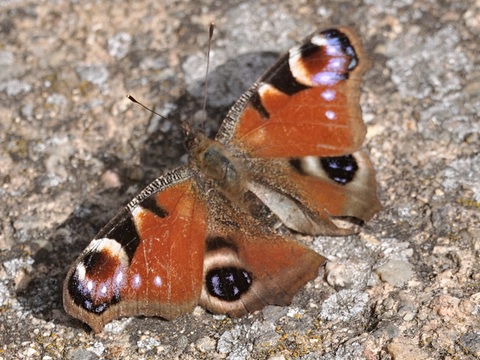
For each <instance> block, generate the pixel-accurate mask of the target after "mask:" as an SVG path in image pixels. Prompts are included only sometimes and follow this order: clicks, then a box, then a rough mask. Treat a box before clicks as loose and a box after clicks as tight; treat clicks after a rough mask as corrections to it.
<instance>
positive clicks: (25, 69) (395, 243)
mask: <svg viewBox="0 0 480 360" xmlns="http://www.w3.org/2000/svg"><path fill="white" fill-rule="evenodd" d="M212 20H215V22H216V25H217V32H216V34H215V37H214V40H213V43H212V46H213V50H212V55H211V74H210V78H209V82H210V88H209V91H208V106H207V108H208V118H209V123H208V128H209V129H210V130H212V131H214V130H215V129H216V128H217V127H218V124H219V123H220V121H221V119H222V117H223V116H224V114H225V111H226V110H227V109H228V107H229V106H230V105H231V104H232V102H233V101H234V100H235V99H236V98H237V97H238V96H239V95H240V94H241V93H242V92H243V91H244V90H245V89H246V88H247V87H248V86H249V84H250V83H251V82H253V80H254V79H255V78H256V77H257V76H259V75H260V74H261V73H262V71H264V70H265V69H266V68H267V67H268V64H270V63H271V62H272V61H273V59H275V58H276V56H277V55H278V53H279V52H283V51H286V50H287V49H288V48H289V47H290V46H292V45H293V44H295V43H296V42H298V41H299V40H301V39H302V38H303V37H305V36H306V35H308V34H309V33H310V32H312V31H313V30H315V29H317V28H324V27H327V26H328V25H330V24H344V25H349V26H352V27H353V28H355V29H356V30H357V31H358V33H359V34H360V36H361V37H362V39H363V40H364V43H365V47H366V49H367V51H368V53H369V54H370V57H371V58H372V60H373V66H372V68H371V69H370V71H369V72H368V73H367V75H366V76H365V80H364V84H363V92H362V108H363V111H364V119H365V121H366V122H367V126H368V128H369V133H368V135H367V142H366V149H367V151H369V153H370V155H371V159H372V161H373V163H374V166H375V168H376V169H377V180H378V183H379V194H380V197H381V200H382V203H383V205H384V207H385V209H384V210H383V211H382V212H381V213H379V214H378V215H377V216H376V217H375V218H374V219H373V220H372V221H370V222H369V223H368V224H367V225H366V226H365V227H364V228H363V230H362V232H361V233H360V234H359V235H358V236H351V237H347V238H334V239H332V238H326V237H320V238H317V239H312V240H311V246H312V247H313V248H315V249H316V250H317V251H319V252H321V253H322V254H325V255H326V256H327V257H328V258H329V259H330V260H331V262H329V264H328V265H327V268H326V270H325V274H323V275H322V274H321V276H319V277H318V278H317V279H316V280H315V281H313V282H311V283H310V284H309V285H308V286H307V287H306V288H305V290H303V291H302V292H300V293H299V294H298V295H297V296H296V297H295V300H294V303H293V304H292V306H290V307H283V308H282V307H268V308H266V309H264V310H263V311H260V312H258V313H256V314H251V315H249V316H247V317H245V318H242V319H236V320H232V319H230V318H228V317H223V316H213V315H211V314H209V313H206V312H205V311H204V310H202V309H200V308H197V309H196V310H195V311H194V312H193V313H192V314H188V315H185V316H183V317H181V318H179V319H177V320H174V321H170V322H167V321H164V320H161V319H158V318H129V319H121V320H118V321H114V322H112V323H111V324H109V325H108V326H107V327H106V329H105V330H104V332H103V333H102V334H99V335H94V334H93V333H92V332H90V330H89V329H88V327H86V326H85V325H83V324H82V323H80V322H79V321H76V320H74V319H72V318H70V317H69V316H67V315H66V314H65V313H64V311H63V308H62V303H61V287H62V281H63V278H64V276H65V274H66V271H67V269H68V267H69V265H70V264H71V263H72V262H73V260H74V259H75V258H76V257H77V256H78V255H79V253H80V252H81V251H82V249H83V248H84V247H85V246H86V245H87V244H88V242H89V241H90V239H91V238H92V237H93V236H94V235H95V233H96V232H97V231H98V230H99V229H100V228H101V227H102V226H103V225H105V224H106V222H107V221H108V220H109V219H110V218H111V217H112V216H113V215H114V214H115V213H116V212H117V211H118V210H119V209H120V208H121V207H122V206H123V205H124V204H126V203H127V202H128V200H129V199H131V198H132V197H133V196H134V195H135V194H136V193H138V192H139V191H140V190H141V189H142V188H143V187H144V186H145V185H146V184H148V183H149V182H150V181H151V180H153V179H154V178H155V177H156V176H158V175H160V174H162V173H164V172H165V171H167V170H168V169H172V168H174V167H176V166H178V165H179V164H180V163H183V162H185V160H186V157H185V155H184V148H183V145H182V140H183V139H182V134H181V132H180V131H179V130H178V128H177V127H176V126H175V125H174V124H175V123H177V122H178V121H180V120H185V119H190V121H193V122H194V121H198V119H201V118H202V110H201V109H202V99H201V98H202V85H201V84H202V81H203V79H204V72H205V70H204V69H205V52H206V49H207V38H208V36H207V32H208V31H207V29H208V24H209V22H210V21H212ZM0 34H1V36H0V140H1V142H0V145H1V151H0V182H1V187H0V199H1V202H2V206H1V208H0V218H1V222H0V359H22V358H31V359H60V358H65V359H72V360H73V359H153V358H178V359H201V358H204V359H235V360H239V359H272V360H273V359H275V360H280V359H478V358H480V260H479V257H480V226H479V224H480V220H479V212H480V182H479V178H480V155H479V144H480V120H479V116H478V110H479V109H480V64H479V56H478V55H479V54H480V42H479V41H478V39H479V36H480V2H479V0H464V1H454V0H445V1H442V2H436V1H425V2H423V1H422V2H420V1H419V2H412V1H407V0H399V1H388V0H380V1H365V2H360V1H345V2H335V1H332V0H327V1H325V0H323V1H317V0H313V1H298V2H297V4H296V5H292V4H288V3H287V2H282V1H279V0H276V1H244V2H241V1H233V0H228V1H218V2H210V1H196V2H193V1H185V0H179V1H171V0H165V1H162V2H160V1H135V2H133V1H132V2H124V1H114V2H109V1H82V2H77V1H65V0H56V1H53V0H52V1H46V0H43V1H36V2H27V1H14V0H11V1H8V0H3V1H0ZM126 93H131V94H133V95H134V96H135V97H136V98H137V99H141V100H142V101H143V102H145V103H146V104H147V105H149V106H152V107H155V108H156V109H157V111H159V112H160V113H162V114H164V115H165V116H168V119H169V120H166V121H159V120H158V118H155V117H152V116H150V114H149V113H147V112H145V111H144V110H143V109H141V108H140V107H138V106H135V105H134V104H132V103H130V102H129V101H128V100H126V99H125V94H126Z"/></svg>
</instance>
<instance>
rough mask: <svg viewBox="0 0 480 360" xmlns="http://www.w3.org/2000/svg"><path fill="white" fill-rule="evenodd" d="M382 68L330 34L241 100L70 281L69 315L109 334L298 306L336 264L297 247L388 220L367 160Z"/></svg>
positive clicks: (198, 137) (82, 260) (192, 134)
mask: <svg viewBox="0 0 480 360" xmlns="http://www.w3.org/2000/svg"><path fill="white" fill-rule="evenodd" d="M368 64H369V62H368V59H367V57H366V55H365V52H364V50H363V49H362V46H361V44H360V42H359V40H358V39H357V37H356V36H355V35H354V33H353V32H352V31H351V30H349V29H346V28H332V29H328V30H324V31H317V32H315V33H313V34H312V35H310V36H309V37H307V38H306V39H305V40H304V41H303V43H302V44H300V45H298V46H295V47H293V48H292V49H290V50H289V52H288V53H287V54H285V55H284V56H282V57H281V58H280V59H279V60H278V61H277V62H276V63H275V64H274V65H273V66H272V67H271V68H270V70H268V71H267V72H266V73H265V74H264V75H263V76H262V77H261V78H260V79H259V80H258V81H257V82H256V83H255V84H254V85H252V86H251V87H250V89H248V90H247V91H246V92H245V93H244V94H243V95H242V96H241V97H240V99H239V100H238V101H237V102H236V103H235V104H234V105H233V107H232V108H231V109H230V111H229V112H228V114H227V116H226V118H225V119H224V121H223V123H222V125H221V127H220V129H219V131H218V133H217V135H216V137H215V139H210V138H209V137H207V136H206V135H205V133H204V132H202V131H193V130H191V128H190V127H189V126H188V125H185V133H186V141H185V143H186V147H187V149H188V151H189V155H190V158H189V163H188V165H185V166H182V167H179V168H177V169H175V170H173V171H171V172H168V173H166V174H165V175H163V176H160V177H159V178H157V179H156V180H155V181H153V182H152V183H151V184H150V185H148V186H147V187H146V188H145V189H144V190H143V191H142V192H141V193H140V194H139V195H138V196H136V197H135V198H134V199H133V200H132V201H131V202H130V203H129V204H128V205H127V206H126V207H125V209H123V211H121V212H120V213H119V214H118V215H117V216H116V217H115V218H113V219H112V220H111V221H110V222H109V223H108V224H107V225H106V226H105V227H104V228H103V229H102V230H101V231H100V232H99V233H98V234H97V235H96V237H95V238H94V239H93V240H92V242H91V243H90V244H89V245H88V247H87V248H86V249H85V251H84V252H83V253H82V254H81V256H80V257H79V258H78V259H77V260H76V262H75V263H74V264H73V266H72V267H71V269H70V270H69V272H68V274H67V276H66V279H65V283H64V290H63V303H64V308H65V310H66V312H67V313H69V314H70V315H72V316H73V317H75V318H78V319H80V320H81V321H83V322H85V323H87V324H88V325H89V326H90V327H91V328H92V329H93V330H94V331H95V332H100V331H102V329H103V327H104V325H105V324H106V323H108V322H110V321H111V320H112V319H115V318H119V317H124V316H136V315H145V316H159V317H162V318H164V319H174V318H176V317H178V316H180V315H182V314H185V313H187V312H190V311H192V309H193V308H194V307H195V306H197V305H200V306H202V307H204V308H205V309H207V310H208V311H210V312H213V313H219V314H228V315H229V316H232V317H240V316H243V315H245V314H247V313H249V312H253V311H256V310H260V309H262V308H263V307H265V306H266V305H269V304H275V305H288V304H290V302H291V301H292V298H293V296H294V295H295V294H296V293H297V292H298V291H299V290H300V289H301V288H302V287H303V286H304V285H305V284H306V283H307V282H308V281H310V280H312V279H314V278H315V277H317V276H318V271H319V268H320V267H321V266H322V265H323V264H324V263H325V261H326V259H325V258H324V257H323V256H321V255H320V254H318V253H316V252H315V251H313V250H311V249H309V248H308V247H306V246H304V245H302V244H300V243H299V242H297V241H295V240H294V233H302V234H308V235H319V234H323V235H330V236H341V235H348V234H353V233H355V232H356V229H355V227H354V226H352V227H348V228H344V227H339V226H338V225H337V224H336V223H335V219H337V218H347V219H357V220H359V221H360V222H364V221H367V220H369V219H370V218H371V217H372V216H373V215H374V214H375V213H376V212H377V211H379V210H380V208H381V205H380V202H379V200H378V198H377V195H376V183H375V173H374V170H373V167H372V165H371V163H370V161H369V159H368V157H367V155H366V154H365V153H364V152H363V151H362V150H360V148H361V146H362V143H363V141H364V138H365V133H366V129H365V126H364V123H363V121H362V118H361V110H360V106H359V87H360V80H361V77H362V75H363V73H364V72H365V70H366V68H367V67H368ZM279 224H281V228H279ZM282 229H283V230H282Z"/></svg>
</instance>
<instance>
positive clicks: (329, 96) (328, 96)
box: [322, 89, 337, 101]
mask: <svg viewBox="0 0 480 360" xmlns="http://www.w3.org/2000/svg"><path fill="white" fill-rule="evenodd" d="M336 96H337V93H336V92H335V90H333V89H327V90H325V91H324V92H322V98H324V99H325V100H327V101H332V100H335V97H336Z"/></svg>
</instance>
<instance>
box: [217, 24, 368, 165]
mask: <svg viewBox="0 0 480 360" xmlns="http://www.w3.org/2000/svg"><path fill="white" fill-rule="evenodd" d="M367 67H368V60H367V58H366V56H365V54H364V52H363V49H362V47H361V45H360V42H359V41H358V40H357V39H356V37H355V36H354V35H353V33H352V32H350V31H349V30H348V29H342V28H340V29H330V30H326V31H323V32H317V33H315V34H313V35H312V36H310V37H309V38H307V39H306V40H305V42H304V43H303V45H301V46H297V47H294V48H292V49H291V50H290V52H289V53H287V54H286V55H285V56H284V57H282V58H281V59H280V60H279V61H278V62H277V63H276V64H275V65H273V66H272V67H271V69H270V70H269V71H268V72H267V73H266V74H265V75H264V76H263V77H262V78H260V80H259V81H258V84H257V85H256V86H255V87H253V88H252V89H250V90H249V91H248V92H247V93H246V94H245V95H244V96H243V97H242V98H241V99H240V100H239V102H238V103H237V104H236V105H234V107H233V108H232V110H231V112H230V113H229V115H227V118H226V121H225V122H224V124H223V126H222V128H221V129H220V131H219V134H218V135H217V139H218V140H219V141H220V142H224V143H227V142H228V144H229V146H231V147H232V148H239V149H242V151H246V152H247V153H248V154H249V156H251V157H253V158H257V157H258V158H279V157H284V158H285V157H289V158H290V157H301V156H307V155H318V156H340V155H344V154H351V153H353V152H354V151H356V150H358V149H359V148H360V147H361V145H362V142H363V140H364V137H365V126H364V124H363V121H362V118H361V111H360V106H359V87H360V80H361V77H362V75H363V73H364V72H365V70H366V68H367Z"/></svg>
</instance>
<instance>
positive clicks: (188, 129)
mask: <svg viewBox="0 0 480 360" xmlns="http://www.w3.org/2000/svg"><path fill="white" fill-rule="evenodd" d="M125 96H126V97H127V99H128V100H130V101H131V102H133V103H135V104H138V105H140V106H141V107H143V108H144V109H145V110H147V111H149V112H151V113H152V114H155V115H157V116H160V117H161V118H162V119H163V120H168V118H166V117H165V116H163V115H161V114H159V113H158V112H156V111H155V110H153V109H150V108H149V107H148V106H145V105H144V104H142V103H141V102H140V101H138V100H137V99H135V98H134V97H133V96H132V95H130V94H127V95H125ZM174 125H175V126H178V127H179V128H180V129H182V130H183V131H184V132H185V133H186V134H190V133H191V132H192V130H191V129H190V128H189V127H188V126H185V125H184V124H182V125H178V124H174Z"/></svg>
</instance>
